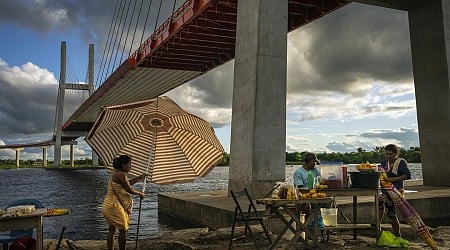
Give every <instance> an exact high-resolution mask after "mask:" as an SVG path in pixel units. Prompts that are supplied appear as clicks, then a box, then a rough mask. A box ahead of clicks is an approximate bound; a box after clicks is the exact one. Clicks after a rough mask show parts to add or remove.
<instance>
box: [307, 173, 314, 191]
mask: <svg viewBox="0 0 450 250" xmlns="http://www.w3.org/2000/svg"><path fill="white" fill-rule="evenodd" d="M313 188H314V175H313V172H312V171H311V170H309V171H308V189H313Z"/></svg>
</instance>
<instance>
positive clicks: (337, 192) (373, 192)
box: [320, 188, 380, 240]
mask: <svg viewBox="0 0 450 250" xmlns="http://www.w3.org/2000/svg"><path fill="white" fill-rule="evenodd" d="M320 192H323V193H326V194H327V196H329V197H336V196H353V213H352V214H353V215H352V224H351V225H350V226H353V239H355V240H356V238H357V228H358V196H373V197H374V200H375V209H374V212H375V218H376V222H375V224H376V233H377V238H378V236H380V216H379V213H378V210H379V201H378V194H379V189H375V188H374V189H366V188H343V189H324V190H320Z"/></svg>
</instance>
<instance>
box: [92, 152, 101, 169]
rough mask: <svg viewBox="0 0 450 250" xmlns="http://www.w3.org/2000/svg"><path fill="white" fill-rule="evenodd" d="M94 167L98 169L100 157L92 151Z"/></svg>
mask: <svg viewBox="0 0 450 250" xmlns="http://www.w3.org/2000/svg"><path fill="white" fill-rule="evenodd" d="M92 166H93V167H98V166H99V163H98V155H97V154H96V153H95V152H94V150H92Z"/></svg>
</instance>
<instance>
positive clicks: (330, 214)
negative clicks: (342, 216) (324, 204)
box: [320, 208, 338, 227]
mask: <svg viewBox="0 0 450 250" xmlns="http://www.w3.org/2000/svg"><path fill="white" fill-rule="evenodd" d="M337 210H338V209H337V208H321V209H320V213H321V214H322V219H323V224H324V225H325V226H327V227H335V226H337Z"/></svg>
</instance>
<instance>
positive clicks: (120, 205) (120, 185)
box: [102, 155, 145, 250]
mask: <svg viewBox="0 0 450 250" xmlns="http://www.w3.org/2000/svg"><path fill="white" fill-rule="evenodd" d="M113 168H114V172H113V174H112V176H111V180H110V181H109V184H108V192H107V193H106V197H105V200H104V201H103V205H102V214H103V216H104V217H105V219H106V222H107V223H108V227H109V229H108V238H107V244H108V249H109V250H112V249H114V234H115V232H116V229H117V230H119V249H120V250H122V249H125V245H126V241H127V231H128V228H129V225H130V214H131V211H132V209H133V199H132V197H131V195H132V194H135V195H139V196H140V197H141V198H143V197H144V193H142V192H139V191H137V190H136V189H134V188H132V187H131V185H133V184H135V183H137V182H138V181H141V180H144V179H145V174H142V175H140V176H138V177H136V178H134V179H131V180H128V177H127V173H128V172H130V170H131V158H130V157H129V156H128V155H121V156H119V157H117V158H115V159H114V161H113Z"/></svg>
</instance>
